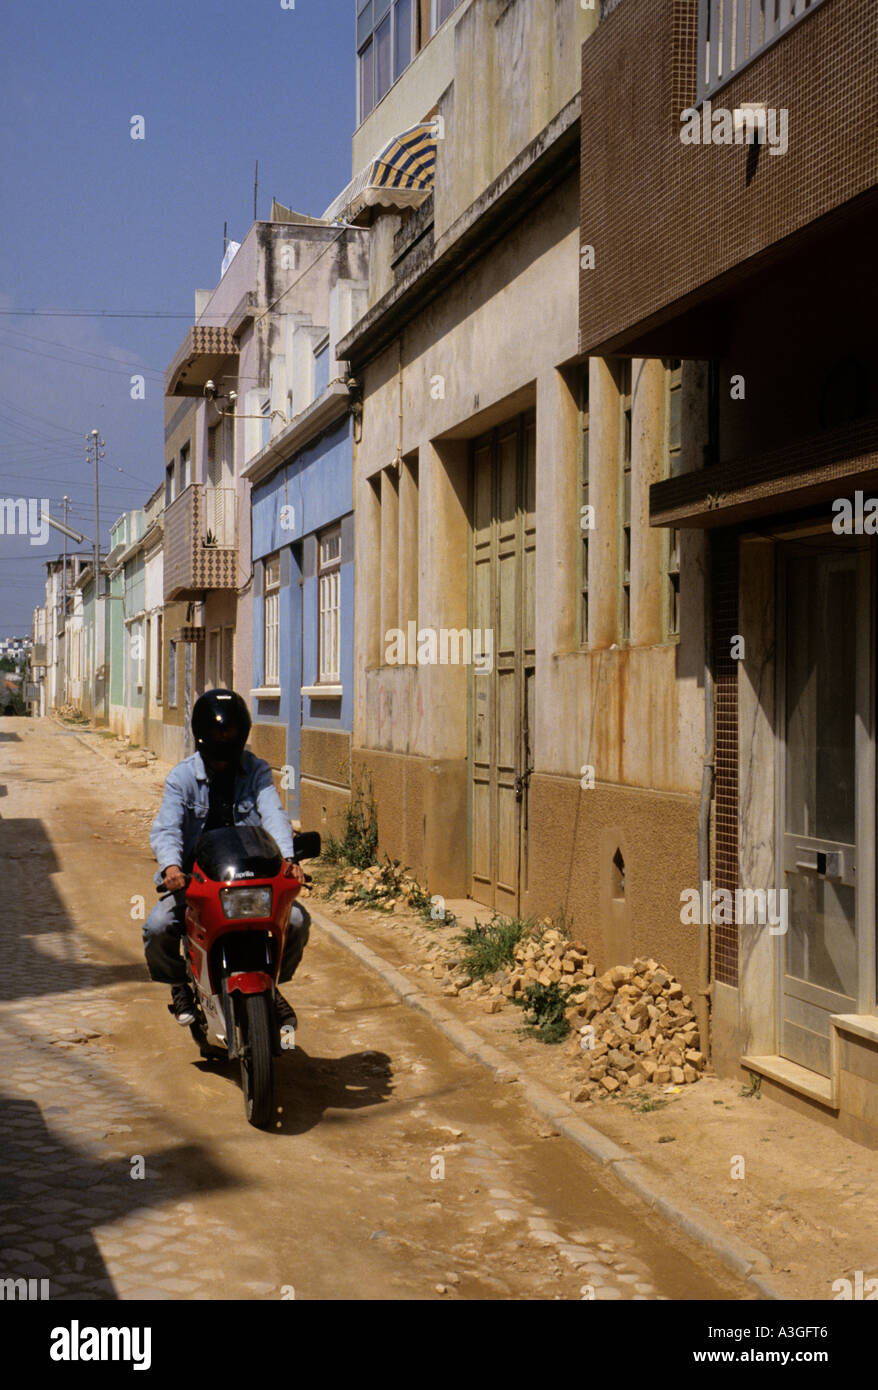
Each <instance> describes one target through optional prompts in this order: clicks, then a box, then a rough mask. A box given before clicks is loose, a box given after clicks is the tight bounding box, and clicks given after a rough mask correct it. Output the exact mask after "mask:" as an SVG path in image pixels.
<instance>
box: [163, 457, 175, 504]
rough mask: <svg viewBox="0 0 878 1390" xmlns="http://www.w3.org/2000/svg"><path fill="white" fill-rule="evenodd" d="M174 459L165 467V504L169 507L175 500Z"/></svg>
mask: <svg viewBox="0 0 878 1390" xmlns="http://www.w3.org/2000/svg"><path fill="white" fill-rule="evenodd" d="M174 495H175V494H174V460H173V459H171V462H170V463H169V464H168V466H167V468H166V469H165V506H166V507H169V506H170V505H171V503H172V502H173V500H174Z"/></svg>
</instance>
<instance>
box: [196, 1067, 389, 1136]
mask: <svg viewBox="0 0 878 1390" xmlns="http://www.w3.org/2000/svg"><path fill="white" fill-rule="evenodd" d="M195 1066H196V1067H197V1069H198V1070H199V1071H200V1072H202V1073H203V1074H205V1075H215V1076H222V1077H223V1078H224V1079H226V1080H228V1081H230V1082H231V1083H232V1085H234V1086H235V1087H236V1088H238V1089H240V1083H241V1070H240V1067H239V1065H238V1063H237V1062H231V1061H228V1060H223V1061H207V1060H204V1059H201V1060H199V1061H197V1062H196V1063H195ZM392 1077H393V1066H392V1063H391V1059H390V1057H389V1056H388V1055H387V1053H386V1052H373V1051H363V1052H352V1053H349V1054H348V1055H347V1056H346V1057H311V1056H310V1055H309V1054H308V1053H307V1052H306V1051H305V1049H304V1048H303V1047H300V1046H297V1047H296V1048H295V1050H294V1051H293V1052H289V1053H285V1054H284V1055H282V1056H281V1057H276V1058H275V1062H274V1103H275V1107H276V1112H277V1113H276V1119H275V1123H274V1125H273V1126H272V1128H273V1131H274V1133H275V1134H307V1132H308V1131H309V1130H311V1129H313V1128H314V1127H315V1126H316V1125H318V1124H320V1123H321V1121H322V1120H323V1119H324V1118H325V1116H326V1112H327V1111H328V1110H362V1109H364V1108H365V1107H366V1106H370V1105H384V1104H385V1103H386V1102H387V1101H388V1100H389V1099H390V1097H391V1094H392V1091H393V1080H392ZM242 1119H243V1116H242ZM266 1132H268V1131H266Z"/></svg>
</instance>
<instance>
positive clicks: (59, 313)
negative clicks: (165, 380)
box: [0, 309, 192, 319]
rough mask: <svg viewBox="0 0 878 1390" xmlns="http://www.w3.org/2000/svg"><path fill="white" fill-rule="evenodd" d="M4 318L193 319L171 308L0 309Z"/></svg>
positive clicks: (189, 314)
mask: <svg viewBox="0 0 878 1390" xmlns="http://www.w3.org/2000/svg"><path fill="white" fill-rule="evenodd" d="M0 315H2V316H3V317H4V318H14V317H18V318H45V319H191V317H192V315H191V313H187V314H178V313H175V312H174V311H172V310H170V309H146V310H143V309H0Z"/></svg>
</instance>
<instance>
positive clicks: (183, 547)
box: [164, 483, 238, 603]
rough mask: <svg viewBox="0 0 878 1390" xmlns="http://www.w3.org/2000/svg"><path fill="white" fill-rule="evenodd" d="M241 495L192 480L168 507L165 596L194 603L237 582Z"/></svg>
mask: <svg viewBox="0 0 878 1390" xmlns="http://www.w3.org/2000/svg"><path fill="white" fill-rule="evenodd" d="M236 505H237V495H236V492H235V489H234V488H233V487H211V486H209V485H208V484H205V483H192V484H190V486H189V487H187V488H186V489H185V490H184V491H183V492H181V494H180V496H179V497H177V498H175V500H174V501H173V502H172V503H171V504H170V506H169V507H167V508H166V510H165V546H164V549H165V560H164V599H165V602H166V603H168V602H170V600H172V599H183V600H187V601H191V600H194V599H197V598H200V597H201V595H202V594H203V593H204V592H205V591H206V590H209V589H235V588H237V585H238V543H237V527H236Z"/></svg>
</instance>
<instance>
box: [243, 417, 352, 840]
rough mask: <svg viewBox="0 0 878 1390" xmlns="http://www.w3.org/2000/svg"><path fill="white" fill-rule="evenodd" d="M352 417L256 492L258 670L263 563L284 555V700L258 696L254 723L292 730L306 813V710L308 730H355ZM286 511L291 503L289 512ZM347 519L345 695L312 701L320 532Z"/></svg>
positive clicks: (258, 668)
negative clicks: (302, 740)
mask: <svg viewBox="0 0 878 1390" xmlns="http://www.w3.org/2000/svg"><path fill="white" fill-rule="evenodd" d="M352 427H353V426H352V421H351V419H350V417H345V418H344V419H343V420H342V421H340V423H339V424H338V425H336V426H335V427H334V428H333V429H332V430H330V431H328V432H327V433H326V434H325V435H323V436H322V438H320V439H318V440H316V441H315V442H314V443H313V444H311V445H309V446H308V447H307V448H305V449H303V450H302V452H301V453H300V454H297V455H296V456H295V458H293V459H291V460H290V462H289V463H287V464H285V465H284V466H283V467H281V468H280V469H278V471H277V473H275V474H273V475H272V477H271V478H269V479H268V480H267V481H266V482H264V483H261V484H260V485H258V486H257V487H255V488H254V489H253V491H252V494H251V507H252V538H253V540H252V550H253V562H254V567H255V571H256V575H255V589H256V598H255V603H254V615H253V672H254V681H255V683H256V684H257V685H262V684H264V673H265V664H264V651H263V631H264V600H263V563H262V562H263V560H264V558H265V556H267V555H273V554H275V552H278V551H279V552H280V595H279V600H278V610H279V621H280V687H281V695H280V699H279V700H274V701H269V700H256V701H255V705H256V707H255V708H254V710H253V718H254V722H257V721H258V722H259V723H275V722H277V723H281V724H284V725H285V726H286V730H287V763H288V764H289V765H290V766H291V767H293V768H294V769H295V789H293V788H290V789H289V791H288V793H287V796H288V808H289V810H290V813H291V814H292V815H293V816H296V815H298V811H299V785H300V780H301V760H300V744H299V728H300V723H299V721H300V711H301V724H302V727H304V728H314V729H338V730H343V731H345V732H347V733H350V732H351V730H352V728H353V682H354V565H353V559H354V554H353V534H354V532H353V494H352V477H353V440H352ZM284 508H287V510H286V512H285V511H284ZM338 521H341V522H342V548H341V558H342V564H341V577H340V591H341V619H340V657H339V667H340V677H341V685H342V689H343V696H342V698H341V699H340V700H310V699H308V698H307V697H305V696H302V695H301V694H300V691H301V688H302V686H307V685H316V684H317V627H318V583H317V575H316V550H317V544H316V533H317V532H319V531H322V530H323V529H324V528H325V527H327V526H331V525H333V523H335V522H338Z"/></svg>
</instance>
